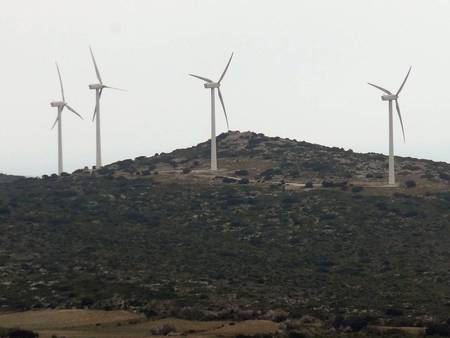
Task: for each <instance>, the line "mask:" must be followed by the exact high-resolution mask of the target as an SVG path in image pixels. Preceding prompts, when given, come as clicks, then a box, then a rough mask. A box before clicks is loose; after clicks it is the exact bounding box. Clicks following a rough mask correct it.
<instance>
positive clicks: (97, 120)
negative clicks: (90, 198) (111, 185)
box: [89, 47, 124, 169]
mask: <svg viewBox="0 0 450 338" xmlns="http://www.w3.org/2000/svg"><path fill="white" fill-rule="evenodd" d="M89 50H90V51H91V57H92V62H93V63H94V68H95V74H97V79H98V82H99V83H95V84H90V85H89V89H93V90H95V109H94V116H93V117H92V121H94V120H95V124H96V162H95V168H96V169H100V168H101V167H102V141H101V134H100V97H101V96H102V92H103V89H105V88H108V89H115V90H121V91H124V89H120V88H115V87H110V86H106V85H104V84H103V81H102V78H101V76H100V71H99V70H98V66H97V62H95V57H94V53H92V48H91V47H89Z"/></svg>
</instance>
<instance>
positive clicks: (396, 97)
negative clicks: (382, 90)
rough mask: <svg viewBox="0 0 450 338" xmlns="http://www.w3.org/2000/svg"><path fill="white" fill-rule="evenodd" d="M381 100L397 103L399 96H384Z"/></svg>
mask: <svg viewBox="0 0 450 338" xmlns="http://www.w3.org/2000/svg"><path fill="white" fill-rule="evenodd" d="M381 99H382V100H383V101H395V100H397V99H398V96H397V95H383V96H382V97H381Z"/></svg>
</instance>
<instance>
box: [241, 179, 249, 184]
mask: <svg viewBox="0 0 450 338" xmlns="http://www.w3.org/2000/svg"><path fill="white" fill-rule="evenodd" d="M249 183H250V181H249V180H248V178H243V179H241V180H240V181H239V184H249Z"/></svg>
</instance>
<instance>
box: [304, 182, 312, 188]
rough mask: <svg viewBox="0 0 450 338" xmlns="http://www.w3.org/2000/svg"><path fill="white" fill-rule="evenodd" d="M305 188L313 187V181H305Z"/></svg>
mask: <svg viewBox="0 0 450 338" xmlns="http://www.w3.org/2000/svg"><path fill="white" fill-rule="evenodd" d="M305 188H308V189H311V188H314V184H313V182H311V181H308V182H306V184H305Z"/></svg>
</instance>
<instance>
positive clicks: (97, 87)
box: [89, 83, 103, 89]
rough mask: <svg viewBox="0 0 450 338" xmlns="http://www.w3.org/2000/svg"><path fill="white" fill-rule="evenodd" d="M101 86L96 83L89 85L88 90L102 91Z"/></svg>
mask: <svg viewBox="0 0 450 338" xmlns="http://www.w3.org/2000/svg"><path fill="white" fill-rule="evenodd" d="M102 88H103V85H101V84H99V83H97V84H90V85H89V89H102Z"/></svg>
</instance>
